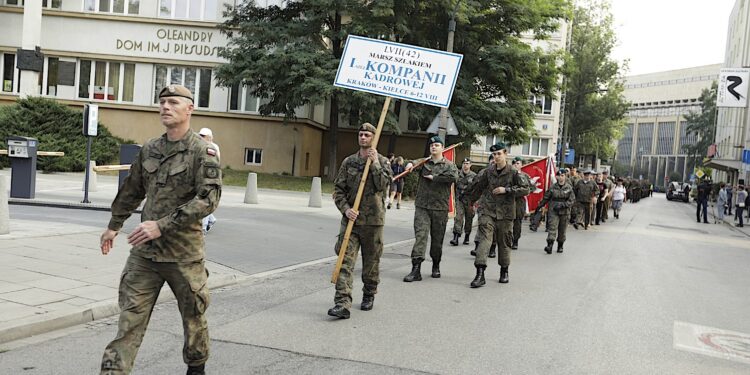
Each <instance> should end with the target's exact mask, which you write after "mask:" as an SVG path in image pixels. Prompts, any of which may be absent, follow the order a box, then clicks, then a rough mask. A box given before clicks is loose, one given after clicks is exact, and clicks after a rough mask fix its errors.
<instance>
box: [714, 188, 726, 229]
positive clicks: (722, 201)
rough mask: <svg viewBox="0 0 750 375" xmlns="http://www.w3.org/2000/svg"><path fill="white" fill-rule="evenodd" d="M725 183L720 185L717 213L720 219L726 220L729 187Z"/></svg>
mask: <svg viewBox="0 0 750 375" xmlns="http://www.w3.org/2000/svg"><path fill="white" fill-rule="evenodd" d="M726 185H727V184H725V183H723V182H722V183H721V184H720V185H719V198H717V199H716V214H717V216H718V219H719V220H722V221H723V220H724V210H726V208H727V189H726Z"/></svg>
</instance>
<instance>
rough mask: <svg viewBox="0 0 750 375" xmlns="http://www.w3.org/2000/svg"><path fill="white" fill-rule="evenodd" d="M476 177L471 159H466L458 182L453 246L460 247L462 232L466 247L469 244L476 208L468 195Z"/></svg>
mask: <svg viewBox="0 0 750 375" xmlns="http://www.w3.org/2000/svg"><path fill="white" fill-rule="evenodd" d="M476 175H477V174H476V173H475V172H474V171H472V170H471V159H469V158H465V159H464V161H463V163H462V164H461V170H460V171H458V182H456V216H455V217H454V218H453V239H452V240H451V241H450V243H451V245H453V246H458V241H459V240H460V238H461V233H462V232H463V233H465V235H464V245H468V244H469V235H470V234H471V229H472V226H473V223H474V208H473V207H472V204H471V202H469V197H468V196H467V195H466V193H467V189H468V188H469V185H471V182H472V181H474V177H475V176H476Z"/></svg>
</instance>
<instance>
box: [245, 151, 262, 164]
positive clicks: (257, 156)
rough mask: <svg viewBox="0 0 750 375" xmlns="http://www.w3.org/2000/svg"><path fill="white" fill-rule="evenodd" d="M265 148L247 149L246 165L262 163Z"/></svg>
mask: <svg viewBox="0 0 750 375" xmlns="http://www.w3.org/2000/svg"><path fill="white" fill-rule="evenodd" d="M262 155H263V150H262V149H259V148H246V149H245V165H261V162H262V161H263V160H262Z"/></svg>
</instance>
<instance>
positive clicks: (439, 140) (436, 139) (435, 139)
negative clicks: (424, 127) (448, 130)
mask: <svg viewBox="0 0 750 375" xmlns="http://www.w3.org/2000/svg"><path fill="white" fill-rule="evenodd" d="M433 143H440V144H441V145H445V142H443V138H440V136H438V135H435V136H433V137H432V138H430V144H433Z"/></svg>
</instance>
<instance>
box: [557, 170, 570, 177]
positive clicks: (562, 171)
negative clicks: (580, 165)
mask: <svg viewBox="0 0 750 375" xmlns="http://www.w3.org/2000/svg"><path fill="white" fill-rule="evenodd" d="M566 173H568V170H567V169H565V168H560V169H558V170H557V175H558V176H560V175H564V174H566Z"/></svg>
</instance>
